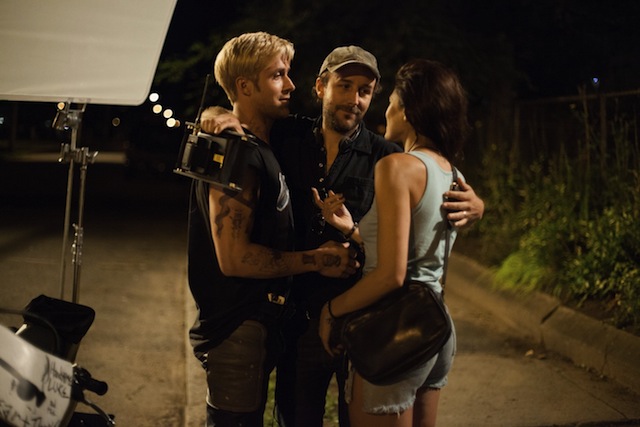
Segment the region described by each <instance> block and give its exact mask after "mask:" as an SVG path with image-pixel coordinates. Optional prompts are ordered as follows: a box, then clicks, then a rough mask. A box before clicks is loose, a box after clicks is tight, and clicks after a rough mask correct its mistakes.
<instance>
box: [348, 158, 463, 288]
mask: <svg viewBox="0 0 640 427" xmlns="http://www.w3.org/2000/svg"><path fill="white" fill-rule="evenodd" d="M407 154H409V155H412V156H415V157H417V158H418V159H420V160H422V162H423V163H424V165H425V166H426V168H427V176H428V178H427V188H426V190H425V192H424V194H423V195H422V198H421V199H420V201H419V202H418V204H417V206H416V207H415V208H414V209H413V210H412V211H411V229H410V230H411V231H410V233H411V234H410V236H409V260H408V263H407V280H409V279H414V280H418V281H420V282H423V283H427V284H428V285H429V286H431V287H432V289H433V290H434V291H436V292H441V291H442V287H441V286H440V282H439V279H440V277H441V276H442V272H443V264H444V250H445V241H444V237H445V227H446V223H445V216H446V212H445V210H444V209H442V207H441V205H442V202H443V199H442V194H443V193H444V192H445V191H447V190H448V189H449V186H450V185H451V182H452V178H453V174H452V173H451V172H448V171H445V170H443V169H442V168H440V166H439V165H438V163H437V162H436V161H435V160H434V159H433V158H432V157H431V156H429V155H428V154H426V153H422V152H419V151H413V152H410V153H407ZM458 175H459V176H461V177H462V175H461V174H458ZM377 196H378V195H376V196H375V197H374V200H373V204H372V205H371V209H370V210H369V212H367V214H366V215H365V216H364V218H362V221H360V225H359V227H360V236H361V237H362V240H363V241H364V247H365V254H366V259H365V264H364V274H367V273H368V272H370V271H371V270H373V269H374V268H375V266H376V265H377V264H378V246H377V240H378V239H377V237H378V210H377V207H376V201H377V198H378V197H377ZM455 239H456V231H455V229H452V230H451V233H450V234H449V242H450V243H449V245H450V246H449V247H450V248H451V247H453V243H454V241H455Z"/></svg>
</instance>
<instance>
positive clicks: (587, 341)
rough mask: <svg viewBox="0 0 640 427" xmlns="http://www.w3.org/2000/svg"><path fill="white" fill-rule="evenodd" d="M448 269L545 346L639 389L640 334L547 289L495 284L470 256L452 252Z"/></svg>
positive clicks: (471, 295)
mask: <svg viewBox="0 0 640 427" xmlns="http://www.w3.org/2000/svg"><path fill="white" fill-rule="evenodd" d="M449 268H450V269H452V270H453V271H455V272H456V274H457V275H459V276H461V277H462V278H463V279H464V280H460V281H456V283H455V286H456V287H457V288H458V289H459V291H460V293H462V294H463V295H465V297H467V298H468V299H471V300H473V301H474V302H475V303H477V304H478V305H480V306H481V307H483V308H485V309H487V310H488V311H490V312H492V313H493V314H494V315H496V316H497V317H498V318H500V319H501V320H502V321H504V322H505V323H507V324H508V325H509V326H511V327H512V328H513V329H514V331H516V332H517V334H518V335H519V338H522V339H526V340H533V341H534V342H535V343H537V344H541V345H542V346H543V347H544V348H545V349H546V350H548V351H553V352H555V353H558V354H561V355H563V356H565V357H567V358H569V359H571V361H572V362H573V363H575V364H577V365H579V366H584V367H586V368H589V369H592V370H594V371H595V372H597V373H598V374H599V375H602V376H605V377H608V378H611V379H613V380H615V381H616V382H618V383H619V384H621V385H623V386H625V387H628V388H630V389H631V390H633V391H635V392H637V393H640V363H638V361H639V360H640V337H637V336H635V335H633V334H630V333H628V332H625V331H622V330H619V329H616V328H615V327H613V326H610V325H607V324H605V323H603V322H601V321H599V320H596V319H593V318H591V317H589V316H586V315H584V314H582V313H579V312H576V311H574V310H572V309H570V308H568V307H565V306H563V305H562V304H561V302H560V301H559V300H558V299H557V298H554V297H551V296H549V295H546V294H543V293H540V292H534V293H531V294H526V295H524V294H519V293H516V292H509V291H502V290H495V289H494V288H493V282H494V274H493V272H492V271H491V270H490V269H488V268H486V267H484V266H482V265H480V264H478V263H477V262H476V261H474V260H472V259H471V258H467V257H465V256H464V255H460V254H458V253H455V252H454V253H453V254H452V255H451V257H450V267H449Z"/></svg>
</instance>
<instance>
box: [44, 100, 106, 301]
mask: <svg viewBox="0 0 640 427" xmlns="http://www.w3.org/2000/svg"><path fill="white" fill-rule="evenodd" d="M70 105H71V103H67V104H66V105H65V107H64V109H60V110H58V114H57V115H56V118H55V120H54V122H53V127H54V128H56V129H58V130H66V129H71V144H62V148H61V150H60V158H59V159H58V161H59V162H61V163H63V162H68V163H69V173H68V176H67V197H66V204H65V215H64V231H63V237H62V259H61V271H60V299H64V294H65V291H64V283H65V277H66V251H67V245H68V239H69V229H70V222H71V221H70V218H71V201H72V198H73V197H72V196H73V181H74V165H75V163H78V164H80V188H79V192H80V194H79V196H78V222H77V223H76V224H73V227H74V230H75V232H74V240H73V245H72V255H73V267H74V268H73V290H72V302H74V303H77V302H78V299H79V292H80V268H81V266H82V246H83V239H84V228H83V222H84V195H85V188H86V176H87V165H88V164H89V163H93V161H94V160H95V157H96V156H97V155H98V153H97V152H89V149H88V148H87V147H81V148H77V147H76V144H77V140H78V129H79V127H80V123H81V121H82V113H83V112H84V110H85V105H83V106H82V108H81V109H71V107H70Z"/></svg>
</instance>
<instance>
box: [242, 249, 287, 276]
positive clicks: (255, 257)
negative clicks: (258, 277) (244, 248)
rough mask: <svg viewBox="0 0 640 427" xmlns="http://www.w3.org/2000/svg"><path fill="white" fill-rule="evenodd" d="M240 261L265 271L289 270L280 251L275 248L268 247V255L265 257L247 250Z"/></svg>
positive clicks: (280, 271)
mask: <svg viewBox="0 0 640 427" xmlns="http://www.w3.org/2000/svg"><path fill="white" fill-rule="evenodd" d="M242 263H243V264H247V265H250V266H253V267H258V269H259V270H260V271H263V272H267V273H286V272H287V271H288V270H289V267H288V266H287V263H286V262H285V259H284V256H283V254H282V252H281V251H278V250H276V249H269V255H268V256H266V257H265V256H264V255H263V256H261V254H260V253H256V252H253V251H249V252H247V253H246V254H245V255H244V257H243V258H242Z"/></svg>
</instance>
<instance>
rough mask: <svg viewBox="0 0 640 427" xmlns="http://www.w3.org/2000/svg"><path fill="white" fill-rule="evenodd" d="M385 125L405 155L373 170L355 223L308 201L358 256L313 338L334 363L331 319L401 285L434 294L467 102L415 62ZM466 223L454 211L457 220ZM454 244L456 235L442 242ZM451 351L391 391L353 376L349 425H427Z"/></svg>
mask: <svg viewBox="0 0 640 427" xmlns="http://www.w3.org/2000/svg"><path fill="white" fill-rule="evenodd" d="M385 117H386V121H387V128H386V133H385V138H386V139H388V140H391V141H398V142H399V143H401V144H402V145H403V146H404V151H405V153H396V154H391V155H389V156H386V157H385V158H384V159H382V160H380V161H378V163H377V164H376V169H375V194H376V196H375V199H374V202H373V205H372V207H371V210H370V211H369V212H368V213H367V214H366V216H365V217H364V218H363V219H362V221H361V222H360V224H358V223H354V222H353V220H352V218H351V214H350V213H349V212H348V210H347V209H346V208H345V207H344V204H343V202H344V198H343V197H342V195H340V194H329V196H328V197H327V198H325V199H324V200H321V199H320V197H318V195H317V193H316V195H315V199H316V204H317V205H318V207H320V208H321V209H322V213H323V215H324V217H325V219H326V220H327V221H328V222H330V223H331V224H332V225H334V226H335V227H336V228H338V229H339V230H341V231H342V232H343V233H344V234H345V237H347V238H348V239H353V240H355V241H356V242H358V243H359V244H362V245H363V246H364V250H365V253H366V261H365V267H364V276H363V278H362V279H361V280H360V281H359V282H357V283H356V284H355V285H354V286H353V287H352V288H351V289H349V290H348V291H346V292H344V293H343V294H341V295H338V296H337V297H335V298H334V299H333V300H331V301H328V302H327V304H325V305H324V307H323V309H322V313H321V321H320V331H319V333H320V336H321V338H322V340H323V343H324V346H325V348H326V350H327V351H328V352H330V353H333V354H337V353H339V349H335V348H331V347H330V346H329V334H330V331H331V325H332V323H333V321H334V319H336V318H337V317H340V316H344V315H345V314H347V313H350V312H353V311H356V310H359V309H361V308H363V307H366V306H368V305H370V304H372V303H374V302H376V301H377V300H378V299H380V298H381V297H382V296H384V295H386V294H387V293H389V292H391V291H393V290H395V289H397V288H399V287H401V286H402V284H403V283H404V282H405V280H408V279H416V280H419V281H421V282H423V283H425V284H426V285H427V286H431V287H432V288H433V289H434V290H435V291H436V292H440V291H441V287H440V284H439V282H438V281H439V279H440V277H441V275H442V272H443V261H444V256H445V253H444V252H445V243H444V235H445V233H444V232H443V230H444V226H445V221H446V220H447V218H446V211H445V210H444V209H443V207H442V202H443V194H445V193H446V192H447V190H448V189H449V185H450V184H451V182H452V167H453V166H452V163H453V162H454V161H455V160H456V159H457V158H458V157H459V156H461V150H462V143H463V141H464V139H465V137H466V134H467V131H468V122H467V98H466V94H465V92H464V90H463V88H462V86H461V84H460V82H459V80H458V78H457V76H456V74H455V73H454V72H453V71H452V70H450V69H449V68H447V67H445V66H443V65H442V64H440V63H438V62H435V61H429V60H424V59H420V60H413V61H411V62H409V63H407V64H405V65H403V66H402V67H401V68H400V69H399V70H398V72H397V74H396V80H395V85H394V90H393V93H392V94H391V96H390V98H389V106H388V108H387V111H386V114H385ZM459 181H460V185H461V186H462V188H463V189H465V188H466V184H465V183H464V182H463V180H462V179H459ZM453 196H455V193H454V194H453ZM465 215H466V214H465V212H459V213H457V218H458V219H464V217H465ZM470 220H471V221H472V220H473V219H472V218H470ZM454 239H455V230H454V232H452V233H451V241H450V243H453V240H454ZM455 347H456V344H455V332H454V333H452V335H451V338H450V339H449V341H448V342H447V344H445V346H444V347H443V349H442V350H441V351H440V353H438V354H437V355H436V356H434V357H433V358H432V359H431V360H429V361H428V362H427V363H426V364H425V365H424V366H422V367H420V368H418V369H416V370H415V372H413V373H412V374H411V376H410V377H409V378H408V379H406V380H403V381H401V382H399V383H396V384H392V385H387V386H378V385H373V384H371V383H368V382H367V381H366V380H364V379H363V378H362V377H360V376H359V375H358V373H357V372H352V375H351V380H350V381H349V385H348V386H347V387H348V388H350V390H347V400H348V402H349V417H350V420H351V424H352V426H353V427H360V426H367V427H368V426H373V425H375V426H417V425H419V426H435V422H436V414H437V408H438V400H439V396H440V390H441V388H442V387H443V386H444V385H445V384H446V382H447V374H448V372H449V370H450V368H451V364H452V362H453V356H454V354H455ZM380 351H385V350H384V349H380ZM349 398H350V399H349Z"/></svg>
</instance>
